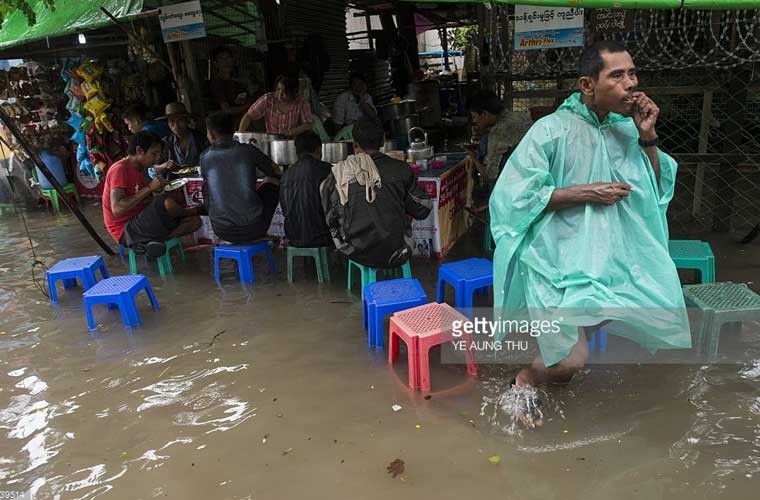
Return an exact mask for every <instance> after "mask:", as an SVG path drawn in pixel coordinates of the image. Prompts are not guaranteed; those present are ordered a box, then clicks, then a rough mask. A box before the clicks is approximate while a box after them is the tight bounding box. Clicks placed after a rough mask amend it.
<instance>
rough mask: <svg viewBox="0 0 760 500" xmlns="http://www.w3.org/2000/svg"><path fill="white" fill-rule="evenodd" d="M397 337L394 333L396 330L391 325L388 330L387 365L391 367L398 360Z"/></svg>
mask: <svg viewBox="0 0 760 500" xmlns="http://www.w3.org/2000/svg"><path fill="white" fill-rule="evenodd" d="M399 340H400V339H399V336H398V334H397V333H396V328H395V327H394V326H393V323H391V327H390V329H389V330H388V364H389V365H392V364H393V363H394V361H396V359H398V351H399V345H398V343H399Z"/></svg>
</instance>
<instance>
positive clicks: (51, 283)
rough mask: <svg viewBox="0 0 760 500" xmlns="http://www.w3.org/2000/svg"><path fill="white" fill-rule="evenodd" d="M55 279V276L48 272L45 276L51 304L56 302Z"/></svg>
mask: <svg viewBox="0 0 760 500" xmlns="http://www.w3.org/2000/svg"><path fill="white" fill-rule="evenodd" d="M56 281H57V280H56V278H54V277H53V276H51V275H49V274H48V276H47V282H48V293H49V294H50V302H52V303H53V304H57V303H58V290H56V288H55V282H56Z"/></svg>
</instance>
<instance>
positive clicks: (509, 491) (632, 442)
mask: <svg viewBox="0 0 760 500" xmlns="http://www.w3.org/2000/svg"><path fill="white" fill-rule="evenodd" d="M86 213H87V215H88V217H89V218H90V220H92V221H93V223H94V225H96V226H97V227H98V229H99V231H100V232H101V233H102V234H104V235H105V232H104V231H102V230H101V228H100V226H101V224H102V222H101V219H100V216H99V209H98V208H97V207H93V206H90V207H87V210H86ZM27 218H28V224H29V229H30V233H31V235H32V240H33V242H34V245H35V249H36V252H37V257H38V258H39V259H40V260H42V261H44V262H45V263H46V264H47V265H49V266H50V265H52V264H53V263H55V261H56V260H58V259H61V258H64V257H70V256H76V255H88V254H90V255H91V254H98V253H102V252H100V249H99V248H98V247H97V246H96V244H95V243H94V242H93V241H92V240H91V239H90V238H89V236H88V235H87V234H86V233H85V231H84V230H83V229H82V228H81V227H80V226H79V224H78V223H77V221H76V219H74V218H73V217H72V216H71V215H69V214H65V215H64V216H62V217H60V218H58V219H55V218H54V217H53V216H52V215H50V214H48V213H45V212H34V213H28V214H27ZM0 237H1V239H0V492H3V494H4V495H5V498H10V496H9V493H8V492H11V493H12V494H15V492H18V493H19V494H20V493H24V494H27V495H28V496H27V497H33V498H82V499H85V498H86V499H92V498H126V499H143V498H154V497H166V498H214V499H291V498H292V499H295V498H337V499H341V498H362V499H365V498H366V499H386V498H415V499H427V498H431V499H432V498H436V499H440V498H452V499H453V498H456V499H462V498H489V499H492V498H493V499H496V498H499V499H521V500H522V499H534V498H535V499H541V500H550V499H555V498H561V499H563V500H564V499H568V498H584V499H608V498H611V497H613V495H614V497H615V498H616V499H627V498H632V499H633V498H647V499H657V498H668V499H681V498H684V499H690V500H693V499H701V498H737V499H738V498H756V496H757V491H758V487H760V342H758V340H759V339H758V336H757V335H754V334H752V333H751V332H748V331H747V330H746V329H745V330H743V331H742V332H741V333H740V334H738V336H737V338H736V339H734V340H735V341H736V342H738V345H739V346H740V347H741V349H742V350H743V352H744V354H745V356H744V359H743V360H742V361H741V362H739V363H732V364H723V365H709V366H707V365H704V366H700V365H681V366H673V365H639V366H636V365H626V366H604V365H603V366H600V365H595V366H591V367H590V368H588V369H587V370H584V372H583V373H582V374H581V375H580V376H579V377H577V378H576V379H575V380H574V381H573V382H572V383H571V384H570V385H568V386H566V387H562V388H558V389H551V390H550V394H551V404H550V405H548V406H547V412H548V415H547V422H546V424H545V425H544V427H542V428H540V429H538V430H536V431H532V432H524V433H519V432H518V433H515V432H512V428H511V425H510V423H511V417H510V415H508V414H507V413H506V412H505V411H504V409H503V408H502V403H501V401H502V395H503V393H504V391H505V389H506V386H507V381H508V380H509V379H510V378H511V377H512V376H513V375H514V373H515V372H516V367H482V368H483V370H482V373H481V375H480V377H479V378H478V379H477V380H476V381H474V382H471V383H468V382H467V381H466V376H465V375H464V370H462V369H461V368H460V367H452V366H439V365H437V364H434V366H433V373H432V379H433V391H434V392H433V394H432V397H431V398H430V399H424V398H423V397H422V396H421V395H419V394H414V393H411V392H410V391H409V390H408V389H407V388H406V385H405V379H406V371H405V368H404V363H403V362H402V363H401V364H400V365H399V366H397V367H395V368H394V369H390V368H389V367H388V365H387V362H386V354H385V353H383V352H369V351H368V350H367V348H366V337H365V335H364V333H363V331H362V324H361V321H362V320H361V313H362V308H361V304H360V302H359V299H358V298H356V297H352V296H350V295H348V294H347V292H346V291H345V289H344V286H343V285H344V283H345V281H344V275H345V274H344V273H345V272H344V271H343V272H342V271H341V269H340V267H339V266H333V284H332V285H326V286H317V285H316V279H315V278H314V276H313V271H312V270H311V268H309V270H308V271H306V272H304V270H303V269H302V268H301V267H300V265H299V266H298V267H297V268H296V283H295V284H294V285H293V286H289V285H288V284H287V281H286V279H285V273H284V258H283V252H278V253H277V254H276V257H277V262H278V264H279V266H280V269H278V273H277V274H276V275H267V274H266V273H265V272H263V265H262V264H263V263H262V261H260V260H257V261H256V264H255V265H256V269H257V278H258V281H257V283H256V284H255V285H254V286H253V287H249V288H244V287H242V286H241V285H240V284H239V282H238V281H237V280H236V279H235V278H234V277H233V276H232V270H231V268H226V271H225V279H224V281H223V286H222V287H218V286H216V285H215V283H214V281H213V278H212V266H211V252H210V250H209V249H208V248H206V249H202V250H199V251H196V252H190V253H188V262H187V263H186V264H181V263H179V262H177V261H176V260H175V262H176V264H175V267H176V274H174V275H173V276H170V277H167V278H166V279H161V278H160V277H159V276H158V273H157V272H156V270H155V269H149V270H147V275H148V277H149V279H150V281H151V284H152V286H153V288H154V290H155V292H156V295H157V296H158V300H159V302H160V304H161V309H160V311H157V312H153V311H151V310H150V308H149V307H148V303H147V300H146V299H145V298H144V297H143V298H141V299H140V301H138V305H139V309H140V313H141V316H142V320H143V323H144V325H143V327H142V328H139V329H136V330H135V331H128V330H125V328H124V327H123V326H122V324H121V320H120V317H119V315H118V312H116V311H106V309H105V308H104V307H101V308H99V309H97V312H96V321H97V322H98V323H99V326H98V330H97V332H94V333H90V332H88V330H87V325H86V322H85V318H84V313H83V310H82V302H81V290H79V289H73V290H67V291H66V292H63V293H62V294H61V304H60V306H59V307H51V305H50V304H49V303H48V301H47V299H46V298H45V296H43V295H42V294H41V293H40V291H39V290H38V289H37V287H36V286H35V285H34V283H33V281H32V276H31V261H32V255H31V252H30V248H29V243H28V240H27V239H26V235H25V233H24V232H23V226H22V225H21V222H20V219H19V218H18V217H17V216H15V215H10V214H6V215H4V216H0ZM476 240H479V238H478V237H477V235H476V234H474V235H473V236H472V238H471V241H464V242H463V243H462V244H461V245H459V246H458V247H457V248H456V249H455V252H454V253H453V255H452V256H451V258H460V257H462V256H464V255H467V254H469V253H470V252H471V251H473V250H472V249H474V248H475V245H474V243H472V242H474V241H476ZM754 247H755V250H754V252H750V248H749V247H739V246H738V245H735V244H733V243H731V242H728V241H723V242H720V241H719V242H716V243H714V249H716V255H717V260H718V278H719V279H723V280H726V279H733V280H735V281H739V280H743V281H752V279H753V278H752V277H753V276H754V277H755V278H757V277H758V270H759V269H760V259H758V254H760V251H758V250H757V249H758V248H760V243H758V242H756V243H755V244H754ZM106 264H107V266H108V267H109V269H110V271H111V273H112V274H125V273H126V272H127V267H126V266H125V265H124V264H123V263H122V262H121V261H120V260H119V259H118V258H111V257H108V258H106ZM412 267H413V269H414V273H415V275H416V276H417V277H419V278H420V279H421V281H423V284H424V286H425V288H426V291H427V292H428V293H429V295H430V296H433V292H434V286H433V285H434V283H433V279H434V276H435V274H436V272H437V268H436V266H435V265H434V264H432V263H429V262H427V261H424V260H415V261H413V263H412ZM35 275H36V276H37V277H38V278H39V277H40V276H41V275H42V272H41V271H40V270H39V269H38V270H37V271H36V272H35ZM221 332H223V333H221ZM220 333H221V334H220ZM218 334H220V335H218ZM393 405H400V406H401V407H402V409H401V410H400V411H397V412H396V411H394V410H393V409H392V406H393ZM497 457H498V458H497ZM396 459H400V460H402V461H403V462H404V464H405V467H404V472H403V473H402V474H401V475H399V476H398V477H395V478H394V477H392V476H391V475H390V474H389V473H388V472H387V470H386V469H387V467H388V465H389V464H390V463H391V462H392V461H394V460H396ZM489 459H490V460H489ZM493 462H498V463H493Z"/></svg>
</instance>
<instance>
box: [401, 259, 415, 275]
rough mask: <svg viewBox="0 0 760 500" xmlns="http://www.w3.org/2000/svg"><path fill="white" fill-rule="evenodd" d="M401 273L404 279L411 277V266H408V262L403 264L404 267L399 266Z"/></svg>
mask: <svg viewBox="0 0 760 500" xmlns="http://www.w3.org/2000/svg"><path fill="white" fill-rule="evenodd" d="M401 271H402V272H403V275H404V278H411V277H412V266H411V265H410V264H409V261H406V262H404V265H403V266H401Z"/></svg>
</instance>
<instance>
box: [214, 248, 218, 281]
mask: <svg viewBox="0 0 760 500" xmlns="http://www.w3.org/2000/svg"><path fill="white" fill-rule="evenodd" d="M214 281H216V282H217V283H218V282H219V256H218V255H216V253H215V254H214Z"/></svg>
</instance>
